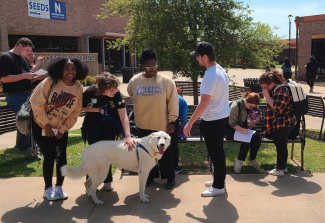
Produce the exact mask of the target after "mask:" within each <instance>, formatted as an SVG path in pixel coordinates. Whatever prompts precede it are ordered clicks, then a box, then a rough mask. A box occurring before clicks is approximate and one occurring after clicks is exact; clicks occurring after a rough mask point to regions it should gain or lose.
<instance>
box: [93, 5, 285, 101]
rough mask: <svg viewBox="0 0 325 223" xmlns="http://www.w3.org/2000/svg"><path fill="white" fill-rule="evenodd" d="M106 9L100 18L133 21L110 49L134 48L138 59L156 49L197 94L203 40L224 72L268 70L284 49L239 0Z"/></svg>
mask: <svg viewBox="0 0 325 223" xmlns="http://www.w3.org/2000/svg"><path fill="white" fill-rule="evenodd" d="M102 6H103V7H102V8H101V15H97V16H96V17H97V18H99V19H106V18H109V17H111V16H114V15H116V14H117V15H119V16H128V17H129V18H130V19H129V22H128V23H127V26H126V27H125V30H126V33H127V34H128V36H127V37H126V38H124V39H118V40H117V41H115V42H114V43H112V42H110V46H109V47H110V48H120V47H121V46H122V45H129V48H130V50H131V51H132V52H133V53H134V54H136V55H141V51H142V50H143V49H144V48H145V47H152V48H154V49H155V50H156V52H157V62H158V64H159V67H160V68H161V69H166V70H170V71H172V72H173V74H174V77H176V76H183V77H188V78H189V79H191V80H192V81H193V84H194V89H195V92H194V94H195V95H197V91H196V83H197V78H198V77H199V76H203V74H204V71H205V68H204V67H200V66H199V64H198V62H197V61H196V59H195V58H193V57H191V56H190V55H189V53H190V52H191V51H193V50H194V49H195V46H196V44H197V42H198V41H200V40H204V41H208V42H210V43H211V44H212V45H213V46H214V47H215V51H216V61H217V63H219V64H220V65H221V66H222V67H224V68H227V67H229V66H230V65H232V64H234V63H235V62H237V61H238V59H241V61H242V67H243V68H245V67H246V64H247V63H253V64H254V65H255V66H256V67H259V68H262V67H265V66H268V65H270V61H272V58H274V57H275V56H276V55H277V54H278V53H279V52H280V51H282V49H283V46H284V45H285V42H283V41H280V38H279V37H278V36H276V35H274V34H273V32H272V28H271V27H270V26H269V25H267V24H262V23H254V22H253V21H252V18H251V17H250V16H249V15H250V12H251V10H250V9H249V7H248V6H244V5H243V4H242V3H241V2H238V1H235V0H224V1H223V0H216V1H208V0H170V1H168V0H161V1H159V0H109V1H106V2H105V3H104V4H103V5H102ZM194 102H195V104H197V97H194Z"/></svg>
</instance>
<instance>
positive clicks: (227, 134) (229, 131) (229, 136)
mask: <svg viewBox="0 0 325 223" xmlns="http://www.w3.org/2000/svg"><path fill="white" fill-rule="evenodd" d="M234 101H236V102H237V106H238V117H239V116H240V114H241V109H240V99H236V100H234ZM234 101H231V102H229V107H230V106H231V105H232V103H233V102H234ZM235 131H236V130H235V129H234V128H231V127H230V125H229V118H228V121H227V124H226V126H225V128H224V136H225V137H226V139H228V140H232V137H233V135H234V132H235Z"/></svg>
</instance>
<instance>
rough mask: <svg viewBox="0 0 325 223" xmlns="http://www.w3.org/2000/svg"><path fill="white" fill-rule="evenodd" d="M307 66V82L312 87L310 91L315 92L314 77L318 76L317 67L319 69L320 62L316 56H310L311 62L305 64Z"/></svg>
mask: <svg viewBox="0 0 325 223" xmlns="http://www.w3.org/2000/svg"><path fill="white" fill-rule="evenodd" d="M305 67H306V70H307V71H306V82H307V84H308V85H309V87H310V90H309V92H311V93H312V92H313V90H314V79H315V77H316V76H317V69H318V63H317V61H316V59H315V57H314V56H311V57H310V60H309V62H308V63H307V65H305Z"/></svg>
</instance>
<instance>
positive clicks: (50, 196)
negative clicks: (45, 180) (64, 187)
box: [43, 187, 60, 201]
mask: <svg viewBox="0 0 325 223" xmlns="http://www.w3.org/2000/svg"><path fill="white" fill-rule="evenodd" d="M43 198H46V199H47V200H49V201H55V200H59V199H60V196H59V195H58V194H57V193H56V191H55V188H53V187H49V188H47V190H44V194H43Z"/></svg>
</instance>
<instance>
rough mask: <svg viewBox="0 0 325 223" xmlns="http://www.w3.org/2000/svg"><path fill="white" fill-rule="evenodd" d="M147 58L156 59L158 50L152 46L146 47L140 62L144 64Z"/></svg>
mask: <svg viewBox="0 0 325 223" xmlns="http://www.w3.org/2000/svg"><path fill="white" fill-rule="evenodd" d="M147 60H156V51H155V50H154V49H152V48H145V49H144V50H143V51H142V54H141V58H140V63H141V64H142V65H143V64H144V63H145V62H146V61H147Z"/></svg>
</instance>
